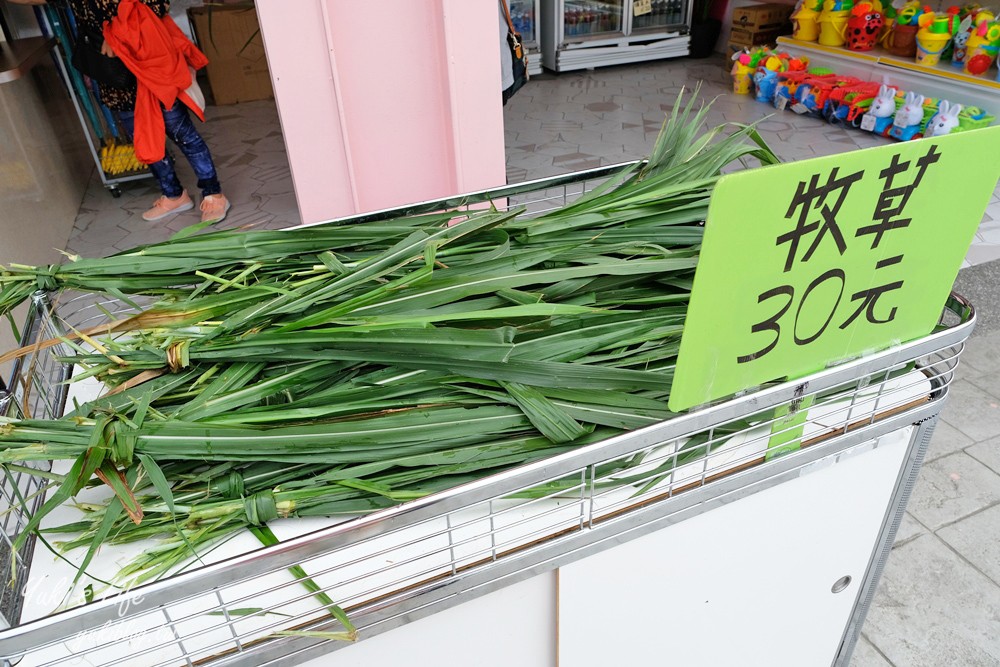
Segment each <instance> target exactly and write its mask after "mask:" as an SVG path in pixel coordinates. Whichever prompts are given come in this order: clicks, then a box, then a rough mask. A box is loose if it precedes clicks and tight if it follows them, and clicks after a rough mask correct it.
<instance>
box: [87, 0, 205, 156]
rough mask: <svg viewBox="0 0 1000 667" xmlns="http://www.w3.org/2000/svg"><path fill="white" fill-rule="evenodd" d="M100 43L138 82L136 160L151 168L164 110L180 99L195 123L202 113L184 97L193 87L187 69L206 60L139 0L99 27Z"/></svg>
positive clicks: (161, 144)
mask: <svg viewBox="0 0 1000 667" xmlns="http://www.w3.org/2000/svg"><path fill="white" fill-rule="evenodd" d="M104 39H105V41H107V43H108V45H110V46H111V48H112V50H114V52H115V55H116V56H118V57H119V58H121V59H122V62H123V63H125V66H126V67H128V68H129V69H130V70H131V71H132V73H133V74H135V78H136V79H137V80H138V83H139V85H138V91H137V94H136V101H135V134H134V136H133V141H134V142H135V156H136V158H138V159H139V161H140V162H144V163H146V164H150V163H153V162H157V161H159V160H162V159H163V156H164V154H165V152H166V128H165V127H164V124H163V113H162V111H161V108H160V105H161V104H162V105H163V108H166V109H170V108H172V107H173V106H174V103H175V102H176V101H177V100H178V99H179V100H180V101H181V102H183V103H184V104H186V105H187V106H188V107H189V108H190V109H191V110H192V111H194V112H195V114H196V115H197V116H198V118H199V119H201V120H202V121H204V120H205V112H204V110H203V109H202V108H201V106H200V105H199V104H198V102H197V101H196V100H195V99H194V98H193V97H192V96H191V95H190V94H188V92H186V91H187V90H188V89H189V88H191V86H192V83H193V81H192V77H191V70H189V69H188V67H189V66H190V67H193V68H195V69H201V68H202V67H204V66H205V65H207V64H208V58H206V57H205V54H204V53H202V52H201V51H200V50H199V49H198V47H196V46H195V45H194V44H192V43H191V40H189V39H188V38H187V37H185V36H184V33H182V32H181V30H180V28H178V27H177V24H176V23H174V21H173V19H171V18H170V17H169V16H164V17H163V18H162V19H161V18H160V17H158V16H157V15H156V14H155V13H154V12H153V10H152V9H150V8H149V7H147V6H146V5H144V4H142V3H141V2H139V1H138V0H121V3H120V4H119V5H118V14H117V16H115V18H114V19H113V20H112V21H110V22H109V23H106V24H104Z"/></svg>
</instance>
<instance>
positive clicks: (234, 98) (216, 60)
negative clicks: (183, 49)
mask: <svg viewBox="0 0 1000 667" xmlns="http://www.w3.org/2000/svg"><path fill="white" fill-rule="evenodd" d="M189 13H190V16H191V23H192V24H193V25H194V31H195V34H196V35H197V37H198V46H199V47H200V48H201V50H202V51H204V52H205V55H206V56H208V61H209V62H208V67H206V68H205V72H206V74H207V75H208V85H209V87H210V88H211V89H212V97H213V98H214V99H215V103H216V104H220V105H221V104H236V103H237V102H250V101H252V100H265V99H269V98H272V97H274V89H273V88H272V87H271V74H270V72H269V71H268V69H267V57H266V56H265V54H264V40H263V38H262V37H261V34H260V24H259V23H258V22H257V10H256V9H255V8H254V6H253V4H252V3H251V4H247V3H244V4H239V5H235V4H234V5H225V6H219V5H215V6H212V7H192V8H191V9H190V10H189ZM209 14H211V17H210V16H209Z"/></svg>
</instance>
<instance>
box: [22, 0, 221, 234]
mask: <svg viewBox="0 0 1000 667" xmlns="http://www.w3.org/2000/svg"><path fill="white" fill-rule="evenodd" d="M9 1H10V2H13V3H15V4H21V5H43V4H45V2H46V0H9ZM140 1H141V2H142V3H143V4H144V5H146V6H147V7H149V8H150V9H151V10H152V11H153V12H154V13H155V14H156V15H157V16H160V17H162V16H164V15H165V14H167V13H168V11H169V9H170V0H140ZM119 2H120V0H69V6H70V8H71V9H72V10H73V14H74V16H75V17H76V21H77V25H78V26H79V27H80V29H86V31H87V32H90V33H92V34H93V33H100V32H101V29H102V26H103V25H104V24H105V23H106V22H108V21H110V20H112V19H113V18H114V17H115V16H116V15H117V13H118V4H119ZM101 53H103V54H104V55H106V56H108V57H110V58H115V57H116V56H115V53H114V51H113V50H112V49H111V47H110V46H109V45H108V44H107V43H106V42H105V43H104V44H103V45H102V46H101ZM98 87H99V88H100V92H101V100H102V101H103V102H104V104H106V105H107V106H108V107H109V108H110V109H112V110H113V111H116V112H117V113H118V114H119V118H120V119H121V121H122V125H124V126H125V129H126V131H127V132H128V134H129V136H131V135H132V134H134V132H135V111H134V109H135V100H136V85H135V84H132V85H131V86H130V87H127V88H115V87H113V86H109V85H107V84H104V83H99V84H98ZM163 121H164V125H166V131H167V136H168V137H169V138H170V139H171V140H172V141H173V142H174V143H175V144H176V145H177V147H178V148H180V149H181V152H182V153H184V156H185V157H186V158H187V159H188V161H189V162H190V163H191V167H192V168H193V169H194V173H195V175H196V176H197V177H198V187H199V188H201V194H202V200H201V221H202V222H219V221H220V220H222V219H223V218H225V217H226V212H227V211H228V210H229V200H228V199H226V196H225V195H223V194H222V188H221V187H220V186H219V178H218V176H217V175H216V173H215V164H214V163H213V162H212V155H211V153H210V152H209V150H208V146H207V145H206V144H205V140H204V139H202V138H201V135H200V134H199V133H198V130H196V129H195V127H194V123H192V122H191V117H190V116H189V115H188V110H187V107H185V106H184V105H183V104H182V103H181V102H177V103H176V104H175V105H174V106H173V108H171V109H164V110H163ZM149 170H150V171H151V172H153V175H154V176H155V177H156V180H157V181H159V183H160V190H161V191H162V193H163V194H162V195H161V196H160V198H159V199H157V200H156V201H155V202H153V207H152V208H151V209H149V210H148V211H146V212H145V213H143V214H142V218H143V220H148V221H150V222H152V221H155V220H162V219H163V218H166V217H168V216H171V215H175V214H177V213H181V212H183V211H189V210H191V209H192V208H194V202H193V201H192V200H191V197H190V196H188V193H187V191H186V190H185V189H184V188H183V187H181V184H180V181H179V180H178V179H177V172H176V171H174V160H173V157H171V155H170V153H169V152H167V153H166V154H165V155H164V157H163V159H162V160H160V161H159V162H156V163H155V164H151V165H149Z"/></svg>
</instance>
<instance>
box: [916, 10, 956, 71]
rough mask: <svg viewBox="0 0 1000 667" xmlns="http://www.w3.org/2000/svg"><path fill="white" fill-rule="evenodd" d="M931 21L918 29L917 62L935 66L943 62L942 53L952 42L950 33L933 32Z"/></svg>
mask: <svg viewBox="0 0 1000 667" xmlns="http://www.w3.org/2000/svg"><path fill="white" fill-rule="evenodd" d="M931 23H933V21H931V22H930V23H926V24H924V23H923V22H921V25H923V27H921V28H920V30H918V31H917V64H918V65H925V66H927V67H933V66H934V65H937V64H938V63H939V62H941V54H942V53H943V52H944V50H945V48H947V46H948V43H949V42H951V34H950V33H940V32H931V30H930V26H931Z"/></svg>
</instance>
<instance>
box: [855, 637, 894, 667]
mask: <svg viewBox="0 0 1000 667" xmlns="http://www.w3.org/2000/svg"><path fill="white" fill-rule="evenodd" d="M850 665H851V667H892V664H891V663H890V662H889V661H888V660H886V659H885V658H884V657H883V656H882V654H881V653H879V652H878V649H877V648H875V646H874V645H872V643H871V642H870V641H868V640H867V639H865V637H864V636H863V635H862V636H861V637H859V638H858V643H857V644H855V645H854V654H853V655H851V663H850Z"/></svg>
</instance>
